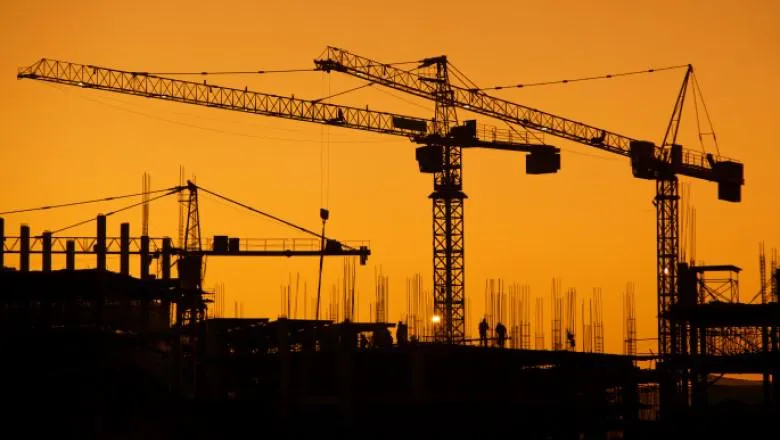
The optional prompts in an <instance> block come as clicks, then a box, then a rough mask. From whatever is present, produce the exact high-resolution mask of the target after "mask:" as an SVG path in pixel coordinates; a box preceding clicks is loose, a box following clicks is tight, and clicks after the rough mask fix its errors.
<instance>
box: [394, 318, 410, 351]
mask: <svg viewBox="0 0 780 440" xmlns="http://www.w3.org/2000/svg"><path fill="white" fill-rule="evenodd" d="M407 337H408V331H407V327H406V324H404V322H403V321H398V325H397V326H396V328H395V339H396V340H397V341H398V345H406V343H407V342H408V339H407Z"/></svg>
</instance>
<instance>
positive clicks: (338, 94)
mask: <svg viewBox="0 0 780 440" xmlns="http://www.w3.org/2000/svg"><path fill="white" fill-rule="evenodd" d="M373 85H374V83H372V82H369V83H367V84H363V85H362V86H357V87H353V88H351V89H347V90H343V91H341V92H338V93H334V94H332V95H330V94H329V95H328V96H324V97H322V98H317V99H312V100H311V102H313V103H315V104H316V103H319V102H322V101H325V100H326V99H330V98H335V97H337V96H341V95H346V94H347V93H350V92H354V91H357V90H360V89H364V88H366V87H371V86H373Z"/></svg>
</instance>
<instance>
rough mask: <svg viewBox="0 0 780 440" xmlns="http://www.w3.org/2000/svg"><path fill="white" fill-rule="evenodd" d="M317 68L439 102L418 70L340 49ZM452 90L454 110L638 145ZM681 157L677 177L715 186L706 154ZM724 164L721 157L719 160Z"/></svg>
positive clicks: (609, 146) (613, 144) (616, 144)
mask: <svg viewBox="0 0 780 440" xmlns="http://www.w3.org/2000/svg"><path fill="white" fill-rule="evenodd" d="M436 59H438V58H429V59H424V60H422V61H421V63H422V64H423V65H425V64H428V63H429V62H430V60H436ZM315 64H316V66H317V67H318V68H319V69H321V70H324V71H337V72H343V73H347V74H349V75H352V76H355V77H358V78H361V79H364V80H366V81H370V82H373V83H376V84H381V85H383V86H386V87H390V88H393V89H397V90H401V91H403V92H406V93H409V94H411V95H415V96H418V97H421V98H425V99H435V98H436V96H437V84H436V83H435V82H433V81H429V80H427V79H426V77H425V75H420V73H419V72H418V71H417V70H413V71H406V70H403V69H399V68H397V67H394V66H392V65H387V64H383V63H381V62H379V61H375V60H372V59H370V58H366V57H363V56H360V55H356V54H353V53H350V52H348V51H346V50H343V49H339V48H336V47H328V48H327V50H326V52H325V56H324V57H322V58H321V59H318V60H315ZM450 89H451V90H452V95H451V96H452V101H451V105H452V106H454V107H458V108H462V109H465V110H469V111H472V112H474V113H479V114H482V115H484V116H489V117H492V118H496V119H499V120H503V121H506V122H510V123H514V124H518V125H521V126H522V127H524V128H527V129H532V130H538V131H539V132H542V133H544V134H548V135H553V136H556V137H559V138H563V139H568V140H570V141H574V142H578V143H582V144H586V145H590V146H592V147H595V148H599V149H602V150H605V151H609V152H611V153H616V154H620V155H623V156H630V155H631V143H632V142H634V141H637V139H633V138H631V137H628V136H624V135H621V134H618V133H615V132H612V131H609V130H604V129H602V128H598V127H594V126H592V125H588V124H584V123H582V122H578V121H574V120H571V119H567V118H564V117H561V116H556V115H554V114H551V113H547V112H544V111H541V110H537V109H534V108H531V107H528V106H524V105H521V104H516V103H514V102H510V101H507V100H505V99H501V98H496V97H494V96H490V95H488V94H486V93H485V92H483V91H481V90H479V89H474V88H466V87H462V86H458V85H451V86H450ZM682 153H683V154H682V158H681V163H680V165H679V166H678V167H677V169H676V173H677V174H681V175H687V176H690V177H695V178H700V179H705V180H715V178H714V176H713V173H712V171H713V170H712V168H713V167H712V163H711V162H710V161H708V160H707V157H706V155H705V154H702V153H700V152H697V151H693V150H683V152H682ZM724 159H725V158H723V157H721V160H724Z"/></svg>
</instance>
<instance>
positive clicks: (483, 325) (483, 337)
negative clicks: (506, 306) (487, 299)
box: [479, 318, 490, 347]
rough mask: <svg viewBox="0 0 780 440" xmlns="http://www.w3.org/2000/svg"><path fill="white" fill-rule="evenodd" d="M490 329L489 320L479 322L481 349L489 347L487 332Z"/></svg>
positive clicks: (483, 319) (484, 319)
mask: <svg viewBox="0 0 780 440" xmlns="http://www.w3.org/2000/svg"><path fill="white" fill-rule="evenodd" d="M489 329H490V326H489V325H488V322H487V318H482V321H480V322H479V345H480V346H481V347H487V332H488V330H489Z"/></svg>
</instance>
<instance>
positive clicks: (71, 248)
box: [65, 240, 76, 270]
mask: <svg viewBox="0 0 780 440" xmlns="http://www.w3.org/2000/svg"><path fill="white" fill-rule="evenodd" d="M65 269H67V270H76V242H75V241H73V240H68V241H67V242H65Z"/></svg>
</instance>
